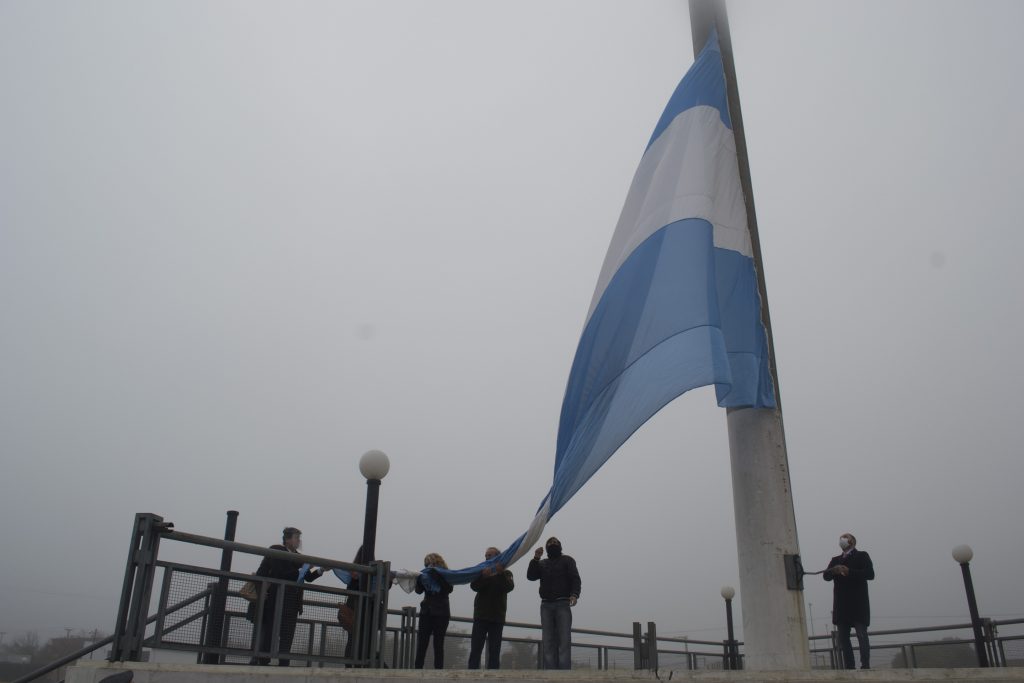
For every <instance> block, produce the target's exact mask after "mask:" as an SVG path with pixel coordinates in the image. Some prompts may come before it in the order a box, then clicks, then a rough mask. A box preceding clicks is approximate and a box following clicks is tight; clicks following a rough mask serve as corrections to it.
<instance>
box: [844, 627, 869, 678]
mask: <svg viewBox="0 0 1024 683" xmlns="http://www.w3.org/2000/svg"><path fill="white" fill-rule="evenodd" d="M851 627H852V628H853V630H854V631H856V633H857V645H858V646H859V647H858V649H859V650H860V668H862V669H869V668H871V644H870V643H868V627H867V626H865V625H864V624H859V623H858V624H838V625H837V626H836V635H837V636H838V637H839V649H840V650H842V651H843V665H844V666H845V667H846V668H847V669H856V668H857V666H856V664H854V661H853V643H851V642H850V628H851Z"/></svg>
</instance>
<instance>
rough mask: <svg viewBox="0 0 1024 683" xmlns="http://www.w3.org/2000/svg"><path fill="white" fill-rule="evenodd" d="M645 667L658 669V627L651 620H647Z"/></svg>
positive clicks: (652, 669) (653, 669)
mask: <svg viewBox="0 0 1024 683" xmlns="http://www.w3.org/2000/svg"><path fill="white" fill-rule="evenodd" d="M647 668H648V669H650V670H651V671H657V670H658V627H657V626H655V625H654V622H653V621H648V622H647Z"/></svg>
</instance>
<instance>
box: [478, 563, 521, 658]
mask: <svg viewBox="0 0 1024 683" xmlns="http://www.w3.org/2000/svg"><path fill="white" fill-rule="evenodd" d="M500 554H501V551H499V550H498V549H497V548H494V547H491V548H488V549H487V550H485V551H484V559H485V560H488V561H490V560H493V559H494V558H496V557H497V556H498V555H500ZM469 587H470V588H472V589H473V590H474V591H475V592H476V598H474V599H473V634H472V636H471V638H470V648H469V664H468V665H467V666H468V667H469V668H470V669H479V668H480V654H481V653H482V652H483V649H484V642H485V641H486V642H487V668H488V669H500V668H501V632H502V631H504V630H505V612H506V611H507V610H508V594H509V593H511V592H512V589H513V588H515V583H514V582H513V581H512V572H510V571H508V570H507V569H505V567H503V566H502V564H501V563H500V562H498V563H496V564H495V565H493V566H491V567H487V568H486V569H484V570H483V572H481V573H480V576H479V577H477V579H476V580H475V581H473V583H471V584H469Z"/></svg>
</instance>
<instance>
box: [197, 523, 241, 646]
mask: <svg viewBox="0 0 1024 683" xmlns="http://www.w3.org/2000/svg"><path fill="white" fill-rule="evenodd" d="M237 525H238V511H237V510H228V512H227V521H226V522H225V524H224V540H225V541H233V540H235V528H236V527H237ZM232 554H233V553H232V551H231V550H228V549H224V550H222V551H221V554H220V570H221V571H222V572H229V571H231V556H232ZM227 602H228V579H227V577H221V578H220V579H219V580H218V581H217V587H216V589H215V590H214V593H213V600H212V601H211V602H210V615H209V619H207V620H206V630H205V634H206V637H205V638H204V640H203V642H204V643H205V644H206V647H223V645H224V608H225V607H226V606H227ZM202 657H203V660H202V663H203V664H220V663H223V661H224V655H220V654H217V653H216V652H206V653H204V654H203V655H202Z"/></svg>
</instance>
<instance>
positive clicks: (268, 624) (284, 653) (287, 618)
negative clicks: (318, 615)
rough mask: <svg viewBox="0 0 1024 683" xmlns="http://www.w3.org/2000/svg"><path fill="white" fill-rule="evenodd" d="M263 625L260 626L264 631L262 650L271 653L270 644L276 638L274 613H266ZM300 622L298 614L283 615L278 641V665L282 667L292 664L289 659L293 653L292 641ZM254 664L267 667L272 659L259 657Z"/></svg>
mask: <svg viewBox="0 0 1024 683" xmlns="http://www.w3.org/2000/svg"><path fill="white" fill-rule="evenodd" d="M264 614H265V616H264V619H263V623H262V624H261V625H260V627H261V628H262V631H261V632H260V650H264V651H269V650H270V642H271V639H272V638H273V637H274V613H273V612H271V613H270V614H266V613H264ZM298 620H299V614H298V612H294V613H293V612H290V611H287V610H286V611H285V613H284V614H283V615H281V637H280V638H279V639H278V641H277V643H278V647H277V650H278V659H277V663H278V664H279V665H280V666H289V665H290V664H291V660H290V659H286V657H288V653H289V652H291V651H292V641H293V640H294V639H295V625H296V622H298ZM253 663H254V664H257V665H259V666H266V665H267V664H270V657H257V658H256V659H255V661H254V662H253Z"/></svg>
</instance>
